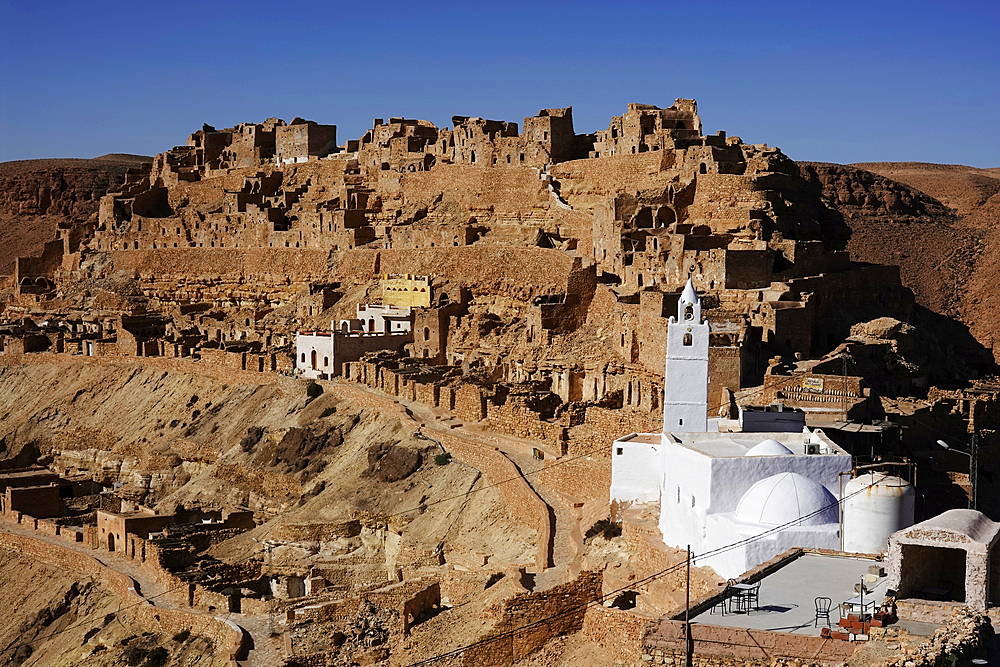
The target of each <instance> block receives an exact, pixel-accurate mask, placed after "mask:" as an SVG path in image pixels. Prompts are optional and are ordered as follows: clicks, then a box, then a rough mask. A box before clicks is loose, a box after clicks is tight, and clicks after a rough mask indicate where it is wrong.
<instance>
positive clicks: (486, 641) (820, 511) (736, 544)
mask: <svg viewBox="0 0 1000 667" xmlns="http://www.w3.org/2000/svg"><path fill="white" fill-rule="evenodd" d="M875 484H876V483H875V482H873V483H872V484H869V485H868V486H866V487H863V488H860V489H858V490H857V491H855V492H854V493H852V494H850V495H848V496H845V497H843V498H841V499H840V500H836V501H834V502H832V503H829V504H827V505H825V506H824V507H821V508H819V509H817V510H815V511H813V512H810V513H808V514H806V515H803V516H800V517H798V518H797V519H794V520H792V521H788V522H786V523H784V524H781V525H778V526H775V527H773V528H771V529H769V530H766V531H764V532H762V533H759V534H757V535H754V536H752V537H748V538H745V539H743V540H740V541H738V542H733V543H731V544H727V545H725V546H723V547H718V548H716V549H712V550H710V551H707V552H705V553H703V554H701V555H699V556H696V557H692V561H697V560H699V559H705V558H709V557H712V556H717V555H720V554H722V553H725V552H727V551H732V550H733V549H738V548H740V547H742V546H746V545H747V544H750V543H752V542H755V541H757V540H761V539H764V538H766V537H769V536H771V535H774V534H776V533H779V532H781V531H784V530H786V529H788V528H790V527H792V526H795V525H798V524H800V523H801V522H802V521H804V520H806V519H809V518H812V517H814V516H817V515H820V514H823V513H825V512H827V511H829V510H830V509H831V508H833V507H838V506H839V505H841V504H842V503H844V502H845V501H847V500H849V499H851V498H853V497H854V496H857V495H859V494H861V493H864V492H866V491H867V490H868V489H870V488H872V487H873V486H875ZM686 565H687V563H686V562H681V563H677V564H676V565H671V566H670V567H668V568H666V569H664V570H660V571H659V572H655V573H653V574H651V575H648V576H646V577H643V578H642V579H639V580H637V581H633V582H630V583H629V585H628V586H625V587H622V588H619V589H617V590H614V591H611V592H610V593H606V594H604V595H600V596H598V597H596V598H593V599H591V600H588V601H586V602H584V603H582V604H578V605H574V606H573V607H570V608H569V609H565V610H563V611H561V612H559V613H557V614H553V615H552V616H548V617H546V618H543V619H539V620H537V621H534V622H532V623H528V624H527V625H523V626H521V627H518V628H514V629H513V630H507V631H505V632H503V633H500V634H499V635H496V636H493V637H486V638H484V639H480V640H478V641H476V642H473V643H471V644H468V645H466V646H462V647H459V648H456V649H452V650H450V651H447V652H445V653H440V654H437V655H434V656H431V657H429V658H425V659H423V660H420V661H418V662H414V663H410V664H409V665H406V667H419V666H420V665H426V664H429V663H432V662H436V661H437V660H441V659H444V658H450V657H454V656H456V655H459V654H461V653H463V652H464V651H467V650H469V649H471V648H476V647H478V646H483V645H485V644H489V643H491V642H495V641H499V640H502V639H506V638H507V637H513V636H514V635H515V634H518V633H521V632H524V631H526V630H531V629H532V628H536V627H539V626H541V625H545V624H547V623H551V622H553V621H555V620H558V619H560V618H562V617H563V616H566V615H568V614H572V613H575V612H577V611H580V610H581V609H586V608H587V607H589V606H591V605H594V604H597V603H600V602H603V601H604V600H607V599H609V598H613V597H617V596H618V594H620V593H624V592H625V591H629V590H632V589H634V588H637V587H639V586H642V585H644V584H647V583H649V582H651V581H654V580H656V579H659V578H662V577H664V576H666V575H668V574H670V573H671V572H674V571H676V570H679V569H680V568H682V567H685V566H686Z"/></svg>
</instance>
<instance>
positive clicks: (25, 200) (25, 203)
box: [0, 155, 149, 274]
mask: <svg viewBox="0 0 1000 667" xmlns="http://www.w3.org/2000/svg"><path fill="white" fill-rule="evenodd" d="M148 160H149V158H146V157H143V156H138V155H107V156H104V157H100V158H95V159H93V160H21V161H17V162H4V163H0V274H7V273H11V272H12V271H13V267H14V259H15V258H16V257H18V256H22V257H26V256H31V255H37V254H38V253H40V252H41V248H42V245H43V244H44V243H45V242H46V241H51V240H52V239H53V238H55V236H56V232H55V230H56V228H57V227H58V226H59V225H60V224H68V225H75V224H80V223H84V222H87V221H88V220H89V219H90V218H92V217H94V218H95V219H96V214H97V209H98V206H99V204H100V199H101V197H102V196H104V195H105V194H107V193H108V192H114V191H116V190H118V189H120V187H121V184H122V183H124V182H125V170H126V169H127V168H128V167H130V166H134V165H136V164H139V163H141V162H144V161H148Z"/></svg>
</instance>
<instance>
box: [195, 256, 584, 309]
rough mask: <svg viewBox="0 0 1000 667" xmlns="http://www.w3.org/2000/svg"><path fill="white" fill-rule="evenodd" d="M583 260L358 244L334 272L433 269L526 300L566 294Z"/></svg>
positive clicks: (353, 274)
mask: <svg viewBox="0 0 1000 667" xmlns="http://www.w3.org/2000/svg"><path fill="white" fill-rule="evenodd" d="M581 266H582V265H581V263H580V259H579V258H573V257H570V256H569V255H567V254H566V253H564V252H560V251H557V250H552V249H549V248H518V247H503V246H469V247H458V248H454V247H450V248H420V249H396V248H393V249H391V250H374V249H370V248H358V249H355V250H349V251H346V252H344V253H342V257H340V258H339V261H338V263H337V265H336V266H335V267H334V269H333V276H331V277H332V278H333V279H336V280H340V281H341V282H344V283H345V284H350V283H359V282H367V281H370V280H374V279H376V278H378V277H379V275H380V274H384V273H401V274H407V273H410V274H416V275H434V276H440V277H443V278H447V279H448V280H450V281H453V282H455V283H457V284H459V285H465V286H468V287H470V288H472V289H474V291H475V292H476V293H477V294H507V295H509V296H511V297H513V298H516V299H521V300H523V301H527V300H528V299H529V298H531V297H533V296H536V295H540V294H565V293H566V292H567V289H568V286H569V282H570V274H571V272H572V271H573V270H574V269H576V270H579V269H580V268H581ZM197 273H198V272H197V271H196V272H195V274H196V275H197Z"/></svg>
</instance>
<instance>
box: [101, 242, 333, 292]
mask: <svg viewBox="0 0 1000 667" xmlns="http://www.w3.org/2000/svg"><path fill="white" fill-rule="evenodd" d="M327 255H328V253H327V251H325V250H308V249H302V248H293V249H285V248H240V249H236V248H232V249H230V248H178V249H176V250H175V249H173V248H162V249H158V250H118V251H114V252H112V253H111V256H112V261H113V262H114V266H115V268H116V269H118V270H120V271H130V272H134V273H135V274H137V275H139V276H141V277H143V279H144V280H145V279H151V280H162V279H165V278H169V277H173V276H176V277H177V278H179V279H181V280H186V279H187V278H188V277H190V276H204V277H213V278H217V279H222V280H225V279H226V278H229V279H230V280H237V279H242V280H246V279H247V278H248V277H250V276H252V277H253V278H254V279H255V280H257V281H264V282H269V283H273V284H276V285H277V284H286V283H287V282H288V281H289V280H291V281H293V282H310V281H312V280H320V279H322V278H323V276H324V275H325V274H326V272H327ZM244 289H246V285H244Z"/></svg>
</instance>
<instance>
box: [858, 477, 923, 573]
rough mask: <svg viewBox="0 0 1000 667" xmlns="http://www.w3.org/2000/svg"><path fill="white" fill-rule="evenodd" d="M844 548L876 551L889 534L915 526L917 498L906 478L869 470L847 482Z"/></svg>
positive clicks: (883, 545)
mask: <svg viewBox="0 0 1000 667" xmlns="http://www.w3.org/2000/svg"><path fill="white" fill-rule="evenodd" d="M843 497H844V499H845V500H844V505H843V507H844V551H850V552H858V553H867V554H874V553H880V552H882V551H885V550H886V549H887V548H888V547H889V536H890V535H892V534H893V533H895V532H896V531H897V530H902V529H904V528H908V527H909V526H912V525H913V507H914V502H915V499H916V494H915V493H914V490H913V486H911V485H910V483H909V482H907V481H906V480H905V479H900V478H899V477H893V476H891V475H887V474H885V473H884V472H869V473H864V474H862V475H859V476H858V477H855V478H854V479H852V480H851V481H849V482H848V483H847V484H845V485H844V496H843Z"/></svg>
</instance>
